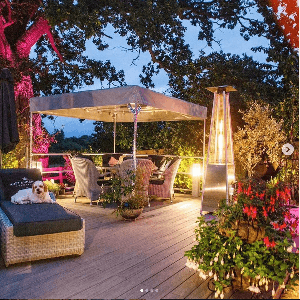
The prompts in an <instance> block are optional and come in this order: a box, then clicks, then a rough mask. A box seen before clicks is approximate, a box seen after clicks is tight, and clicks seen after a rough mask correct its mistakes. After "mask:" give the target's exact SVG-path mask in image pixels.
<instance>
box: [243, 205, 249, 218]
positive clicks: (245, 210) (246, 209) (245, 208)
mask: <svg viewBox="0 0 300 300" xmlns="http://www.w3.org/2000/svg"><path fill="white" fill-rule="evenodd" d="M243 212H244V213H245V214H247V215H248V216H249V207H248V206H245V207H244V209H243Z"/></svg>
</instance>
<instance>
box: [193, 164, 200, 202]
mask: <svg viewBox="0 0 300 300" xmlns="http://www.w3.org/2000/svg"><path fill="white" fill-rule="evenodd" d="M201 175H202V172H201V165H200V164H193V167H192V176H193V180H192V196H193V197H199V193H200V176H201Z"/></svg>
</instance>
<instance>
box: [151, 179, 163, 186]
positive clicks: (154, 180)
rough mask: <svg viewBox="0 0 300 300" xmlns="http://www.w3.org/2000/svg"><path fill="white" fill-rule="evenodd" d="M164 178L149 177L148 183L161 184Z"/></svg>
mask: <svg viewBox="0 0 300 300" xmlns="http://www.w3.org/2000/svg"><path fill="white" fill-rule="evenodd" d="M164 182H165V181H164V179H150V181H149V183H150V184H156V185H162V184H164Z"/></svg>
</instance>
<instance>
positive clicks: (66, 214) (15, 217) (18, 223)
mask: <svg viewBox="0 0 300 300" xmlns="http://www.w3.org/2000/svg"><path fill="white" fill-rule="evenodd" d="M0 207H1V208H2V210H3V211H4V213H5V214H6V215H7V217H8V218H9V220H10V221H11V222H12V224H13V231H14V235H15V236H18V237H20V236H33V235H42V234H51V233H59V232H67V231H77V230H80V229H81V228H82V221H81V217H80V216H78V215H77V214H75V213H74V212H72V211H70V210H68V209H66V208H64V207H62V206H61V205H59V204H57V203H52V204H51V203H35V204H14V203H11V202H9V201H3V202H1V203H0Z"/></svg>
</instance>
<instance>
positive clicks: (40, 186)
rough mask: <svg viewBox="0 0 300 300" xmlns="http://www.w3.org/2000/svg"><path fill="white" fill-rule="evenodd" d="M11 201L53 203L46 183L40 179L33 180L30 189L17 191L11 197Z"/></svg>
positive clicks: (17, 202) (18, 202)
mask: <svg viewBox="0 0 300 300" xmlns="http://www.w3.org/2000/svg"><path fill="white" fill-rule="evenodd" d="M11 202H12V203H15V204H31V203H43V202H45V203H54V202H55V201H53V200H52V199H51V197H50V195H49V192H48V187H47V185H46V184H45V183H44V182H42V181H35V182H34V183H33V184H32V188H31V189H24V190H20V191H18V192H17V193H16V194H15V195H13V196H12V197H11Z"/></svg>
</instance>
